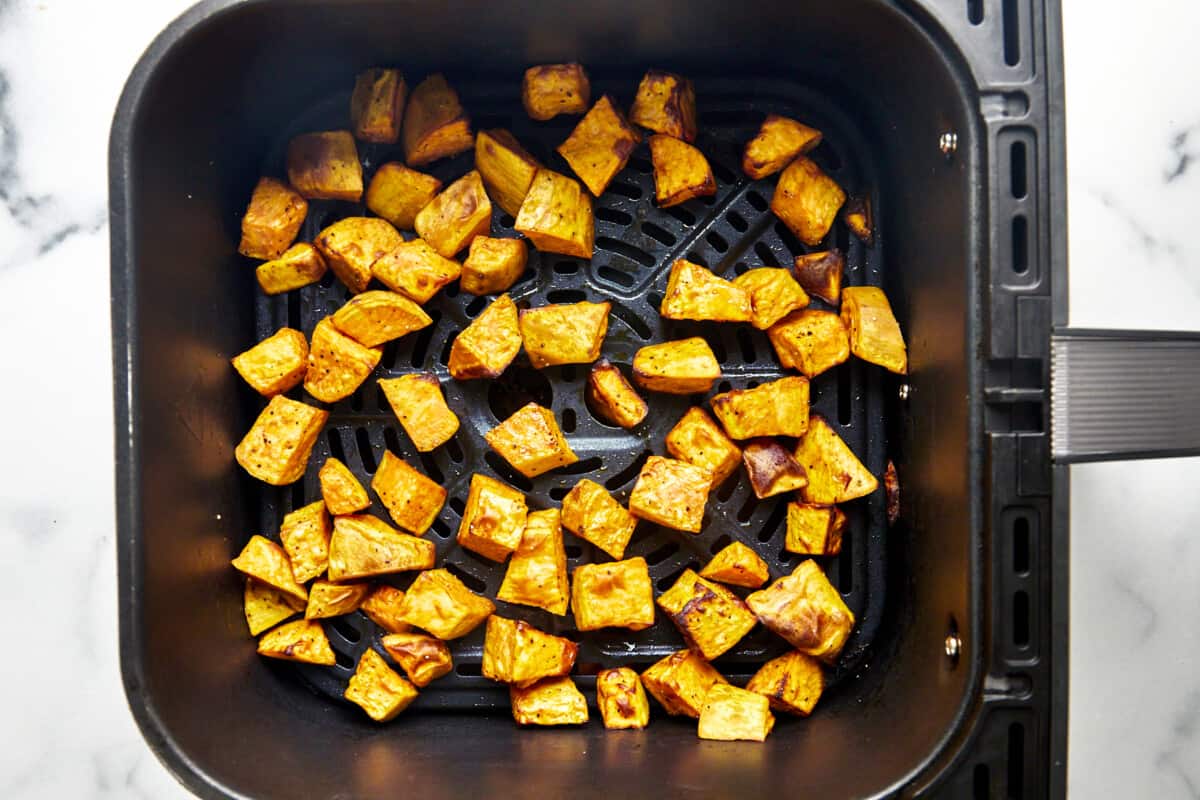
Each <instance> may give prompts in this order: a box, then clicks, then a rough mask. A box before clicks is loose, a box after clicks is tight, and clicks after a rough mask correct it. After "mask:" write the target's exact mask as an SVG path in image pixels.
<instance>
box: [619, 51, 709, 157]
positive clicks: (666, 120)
mask: <svg viewBox="0 0 1200 800" xmlns="http://www.w3.org/2000/svg"><path fill="white" fill-rule="evenodd" d="M629 119H630V120H631V121H633V122H635V123H637V124H638V125H641V126H642V127H643V128H649V129H650V130H652V131H654V132H655V133H665V134H666V135H667V136H674V137H675V138H676V139H683V140H684V141H685V142H694V141H696V90H695V89H694V88H693V87H692V82H691V81H690V80H688V79H687V78H681V77H680V76H678V75H673V74H671V73H669V72H660V71H659V70H653V69H652V70H650V71H648V72H647V73H646V74H645V76H643V77H642V82H641V83H640V84H638V90H637V97H635V98H634V101H633V107H632V108H631V109H630V110H629Z"/></svg>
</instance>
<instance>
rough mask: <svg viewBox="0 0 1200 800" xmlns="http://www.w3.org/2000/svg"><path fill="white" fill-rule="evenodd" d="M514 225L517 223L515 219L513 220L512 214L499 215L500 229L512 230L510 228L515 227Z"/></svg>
mask: <svg viewBox="0 0 1200 800" xmlns="http://www.w3.org/2000/svg"><path fill="white" fill-rule="evenodd" d="M516 224H517V221H516V220H515V219H513V215H512V214H501V215H500V227H501V228H508V229H509V230H512V226H513V225H516Z"/></svg>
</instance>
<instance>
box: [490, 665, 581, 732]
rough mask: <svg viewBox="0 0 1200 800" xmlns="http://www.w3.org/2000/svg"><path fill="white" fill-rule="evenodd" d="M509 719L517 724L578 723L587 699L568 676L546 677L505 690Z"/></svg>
mask: <svg viewBox="0 0 1200 800" xmlns="http://www.w3.org/2000/svg"><path fill="white" fill-rule="evenodd" d="M509 699H510V701H511V702H512V712H513V719H515V720H516V721H517V724H519V725H582V724H583V723H585V722H587V721H588V707H587V699H586V698H584V696H583V692H581V691H579V687H577V686H576V685H575V682H574V681H573V680H571V679H570V678H568V677H561V678H547V679H546V680H544V681H540V682H538V683H535V684H533V685H532V686H530V687H527V688H525V689H518V688H517V687H515V686H513V687H511V688H510V689H509Z"/></svg>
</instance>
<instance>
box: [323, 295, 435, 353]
mask: <svg viewBox="0 0 1200 800" xmlns="http://www.w3.org/2000/svg"><path fill="white" fill-rule="evenodd" d="M432 324H433V320H432V319H430V317H429V315H428V314H426V313H425V310H424V309H423V308H421V307H420V306H419V305H417V304H416V303H414V302H413V301H412V300H410V299H408V298H407V297H405V296H404V295H402V294H400V293H398V292H386V291H382V290H373V291H370V292H363V293H362V294H357V295H355V296H354V297H351V298H350V299H349V300H348V301H347V302H346V304H345V305H344V306H342V307H341V308H339V309H338V310H337V311H335V312H333V326H334V327H335V328H337V329H338V330H339V331H341V332H342V333H344V334H346V335H347V336H349V337H350V338H351V339H353V340H354V341H356V342H358V343H359V344H361V345H362V346H363V347H378V346H379V345H381V344H386V343H387V342H390V341H392V340H393V339H399V338H400V337H402V336H407V335H408V334H410V333H412V332H413V331H419V330H421V329H422V328H426V327H428V326H430V325H432Z"/></svg>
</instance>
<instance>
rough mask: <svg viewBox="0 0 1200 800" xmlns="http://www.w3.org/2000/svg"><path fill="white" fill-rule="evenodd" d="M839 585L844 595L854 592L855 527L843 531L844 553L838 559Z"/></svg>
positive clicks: (847, 527)
mask: <svg viewBox="0 0 1200 800" xmlns="http://www.w3.org/2000/svg"><path fill="white" fill-rule="evenodd" d="M837 585H838V591H839V592H841V593H842V594H847V595H848V594H850V593H851V592H853V591H854V526H852V525H847V526H846V530H844V531H842V552H841V553H839V554H838V557H837Z"/></svg>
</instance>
